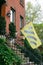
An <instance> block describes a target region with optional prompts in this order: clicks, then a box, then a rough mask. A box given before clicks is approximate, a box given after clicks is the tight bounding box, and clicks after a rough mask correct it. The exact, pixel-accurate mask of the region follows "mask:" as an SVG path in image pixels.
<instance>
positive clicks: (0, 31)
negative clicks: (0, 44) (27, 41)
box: [0, 16, 6, 35]
mask: <svg viewBox="0 0 43 65" xmlns="http://www.w3.org/2000/svg"><path fill="white" fill-rule="evenodd" d="M5 28H6V21H5V18H4V17H2V16H0V35H4V34H5V32H6V29H5Z"/></svg>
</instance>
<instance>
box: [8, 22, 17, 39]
mask: <svg viewBox="0 0 43 65" xmlns="http://www.w3.org/2000/svg"><path fill="white" fill-rule="evenodd" d="M9 31H10V32H9V33H10V36H11V37H12V38H14V37H15V32H16V27H15V25H14V23H10V24H9Z"/></svg>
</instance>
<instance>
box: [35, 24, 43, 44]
mask: <svg viewBox="0 0 43 65" xmlns="http://www.w3.org/2000/svg"><path fill="white" fill-rule="evenodd" d="M34 27H35V30H36V32H37V34H38V36H39V38H40V39H41V41H42V45H43V24H34Z"/></svg>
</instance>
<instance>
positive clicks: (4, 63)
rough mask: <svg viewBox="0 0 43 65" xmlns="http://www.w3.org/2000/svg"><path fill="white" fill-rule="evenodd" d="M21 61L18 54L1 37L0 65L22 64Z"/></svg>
mask: <svg viewBox="0 0 43 65" xmlns="http://www.w3.org/2000/svg"><path fill="white" fill-rule="evenodd" d="M21 61H22V60H21V59H20V58H19V57H18V55H17V54H16V53H15V52H14V51H13V50H12V49H11V48H9V47H8V46H7V45H6V44H5V41H4V40H3V39H1V38H0V65H13V64H14V65H15V64H16V65H20V64H21Z"/></svg>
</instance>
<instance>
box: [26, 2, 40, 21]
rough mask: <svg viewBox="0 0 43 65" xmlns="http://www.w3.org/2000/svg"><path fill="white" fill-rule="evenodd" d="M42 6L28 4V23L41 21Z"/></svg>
mask: <svg viewBox="0 0 43 65" xmlns="http://www.w3.org/2000/svg"><path fill="white" fill-rule="evenodd" d="M40 8H41V7H40V5H39V4H38V3H37V4H36V5H35V6H33V4H32V3H31V2H28V3H27V7H26V22H30V21H32V22H34V21H36V22H37V21H39V20H40V18H41V9H40Z"/></svg>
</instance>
